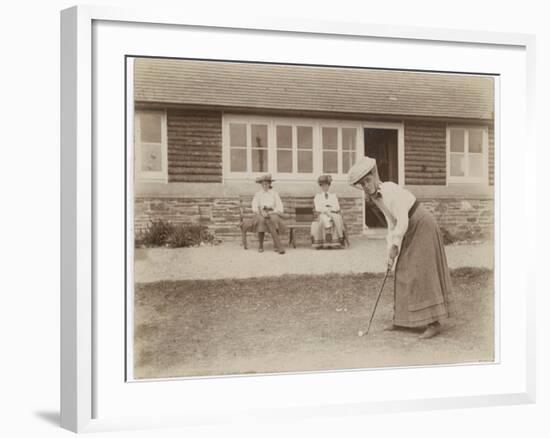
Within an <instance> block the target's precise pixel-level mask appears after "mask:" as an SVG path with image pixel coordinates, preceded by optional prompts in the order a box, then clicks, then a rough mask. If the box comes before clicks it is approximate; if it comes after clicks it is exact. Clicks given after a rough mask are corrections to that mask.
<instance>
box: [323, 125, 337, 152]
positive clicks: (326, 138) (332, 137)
mask: <svg viewBox="0 0 550 438" xmlns="http://www.w3.org/2000/svg"><path fill="white" fill-rule="evenodd" d="M322 131H323V149H337V148H338V128H323V130H322Z"/></svg>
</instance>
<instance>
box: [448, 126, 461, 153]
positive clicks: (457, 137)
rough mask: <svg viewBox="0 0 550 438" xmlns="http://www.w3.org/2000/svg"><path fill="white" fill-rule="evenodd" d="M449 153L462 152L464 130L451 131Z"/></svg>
mask: <svg viewBox="0 0 550 438" xmlns="http://www.w3.org/2000/svg"><path fill="white" fill-rule="evenodd" d="M451 152H464V129H451Z"/></svg>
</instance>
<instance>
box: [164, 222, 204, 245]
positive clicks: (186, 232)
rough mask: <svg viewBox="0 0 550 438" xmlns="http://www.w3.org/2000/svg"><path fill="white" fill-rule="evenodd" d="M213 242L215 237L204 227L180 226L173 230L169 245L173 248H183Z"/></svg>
mask: <svg viewBox="0 0 550 438" xmlns="http://www.w3.org/2000/svg"><path fill="white" fill-rule="evenodd" d="M213 241H214V236H213V235H212V234H210V232H209V231H208V228H207V227H205V226H204V225H178V226H175V227H174V229H173V230H172V234H171V235H170V238H169V240H168V244H169V245H170V246H171V247H172V248H183V247H186V246H196V245H200V244H201V243H203V242H204V243H212V242H213Z"/></svg>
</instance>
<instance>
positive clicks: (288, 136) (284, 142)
mask: <svg viewBox="0 0 550 438" xmlns="http://www.w3.org/2000/svg"><path fill="white" fill-rule="evenodd" d="M277 148H283V149H290V148H292V126H277Z"/></svg>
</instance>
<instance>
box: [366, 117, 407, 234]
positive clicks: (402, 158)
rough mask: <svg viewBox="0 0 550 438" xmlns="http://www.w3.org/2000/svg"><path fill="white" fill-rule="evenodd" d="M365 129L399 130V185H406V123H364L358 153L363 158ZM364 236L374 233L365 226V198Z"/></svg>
mask: <svg viewBox="0 0 550 438" xmlns="http://www.w3.org/2000/svg"><path fill="white" fill-rule="evenodd" d="M365 128H374V129H394V130H397V183H398V184H399V185H400V186H402V185H404V184H405V123H404V122H363V123H361V135H360V142H359V143H360V147H361V150H360V151H358V152H359V153H360V156H361V157H364V156H365ZM362 212H363V213H362V219H361V223H362V224H363V234H370V233H372V231H371V230H369V227H367V225H366V224H365V198H364V197H363V208H362Z"/></svg>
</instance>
